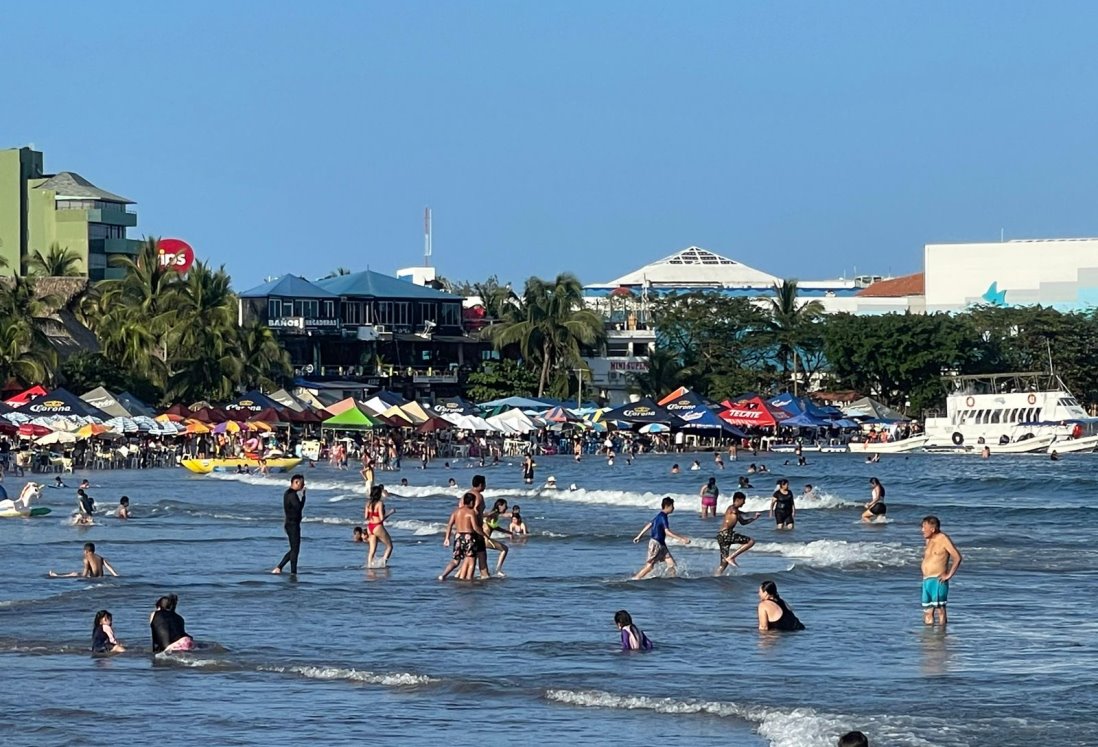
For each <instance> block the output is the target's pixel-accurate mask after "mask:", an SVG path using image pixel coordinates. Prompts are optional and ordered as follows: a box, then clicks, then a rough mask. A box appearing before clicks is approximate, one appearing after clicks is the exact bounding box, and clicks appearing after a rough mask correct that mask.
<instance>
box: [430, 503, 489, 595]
mask: <svg viewBox="0 0 1098 747" xmlns="http://www.w3.org/2000/svg"><path fill="white" fill-rule="evenodd" d="M476 500H477V497H476V496H475V495H473V494H472V493H466V494H465V495H463V496H462V497H461V505H460V506H458V508H457V509H455V510H454V512H453V513H452V514H450V521H449V522H447V524H446V531H445V532H443V535H442V546H443V547H449V546H450V534H451V533H453V535H454V554H453V559H452V560H451V561H450V562H449V563H448V564H447V565H446V568H445V569H444V570H443V571H442V575H441V576H439V577H438V580H439V581H445V580H446V577H447V576H449V575H450V574H451V573H452V572H453V571H454V569H455V568H457V567H458V566H461V570H459V571H458V578H459V579H463V580H471V579H472V578H473V564H474V563H475V562H476V556H477V553H476V550H477V546H476V543H475V542H474V537H476V536H477V535H482V534H483V530H482V529H481V528H480V527H479V526H478V525H477V513H476V511H474V510H473V506H474V505H475V504H476Z"/></svg>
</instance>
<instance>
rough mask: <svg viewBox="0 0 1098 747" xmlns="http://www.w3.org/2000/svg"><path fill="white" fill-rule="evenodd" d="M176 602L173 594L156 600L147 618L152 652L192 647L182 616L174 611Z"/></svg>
mask: <svg viewBox="0 0 1098 747" xmlns="http://www.w3.org/2000/svg"><path fill="white" fill-rule="evenodd" d="M178 602H179V597H177V596H176V595H175V594H169V595H168V596H166V597H160V598H159V599H157V600H156V609H155V610H154V611H153V613H152V617H150V618H149V627H150V628H151V630H152V649H153V653H160V652H161V651H167V650H173V649H177V650H182V651H187V650H190V649H191V648H192V643H193V641H192V639H191V637H190V636H189V635H187V626H186V624H185V623H184V621H183V617H182V616H181V615H180V614H179V613H178V612H176V611H175V606H176V604H177V603H178ZM181 642H182V643H181Z"/></svg>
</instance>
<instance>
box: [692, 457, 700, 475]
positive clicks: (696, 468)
mask: <svg viewBox="0 0 1098 747" xmlns="http://www.w3.org/2000/svg"><path fill="white" fill-rule="evenodd" d="M701 468H702V466H701V462H699V461H698V460H697V459H695V460H694V463H693V464H691V465H690V471H691V472H693V471H695V470H699V469H701Z"/></svg>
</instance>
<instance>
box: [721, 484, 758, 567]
mask: <svg viewBox="0 0 1098 747" xmlns="http://www.w3.org/2000/svg"><path fill="white" fill-rule="evenodd" d="M746 500H747V496H746V495H744V494H743V493H741V492H739V491H736V493H735V494H734V495H733V496H732V505H731V506H729V507H728V508H727V509H725V512H724V524H722V525H721V531H719V532H717V546H718V547H719V548H720V553H721V564H720V565H719V566H717V572H716V573H714V574H713V575H714V576H719V575H721V574H722V573H724V569H725V568H727V567H728V566H730V565H731V566H735V565H736V558H737V557H739V556H740V555H743V554H744V553H745V552H747V551H748V550H750V549H751V548H752V547H754V546H755V540H753V539H751V538H750V537H747V536H745V535H742V534H737V533H736V524H740V525H741V526H746V525H747V524H750V523H751V522H753V521H754V520H755V519H757V518H759V516H760V515H761V514H759V512H757V511H756V512H755V515H754V516H753V517H751V518H747V517H746V516H744V515H743V514H742V513H740V509H741V508H743V504H744V502H745V501H746ZM732 545H740V549H738V550H736V552H734V553H732V554H731V555H729V554H728V552H729V550H731V549H732Z"/></svg>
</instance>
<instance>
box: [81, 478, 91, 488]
mask: <svg viewBox="0 0 1098 747" xmlns="http://www.w3.org/2000/svg"><path fill="white" fill-rule="evenodd" d="M90 487H91V483H90V482H88V481H87V480H81V481H80V489H81V490H86V489H88V488H90Z"/></svg>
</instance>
